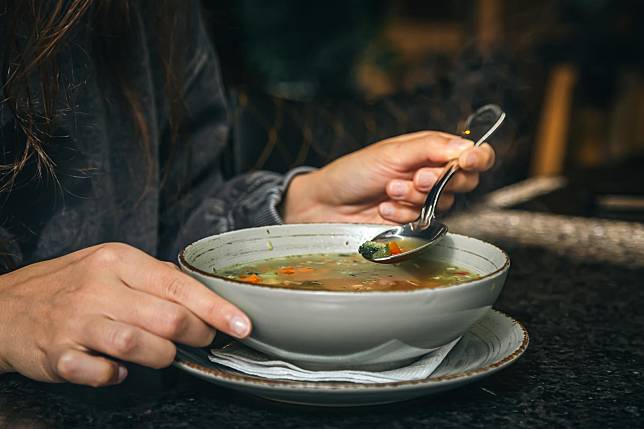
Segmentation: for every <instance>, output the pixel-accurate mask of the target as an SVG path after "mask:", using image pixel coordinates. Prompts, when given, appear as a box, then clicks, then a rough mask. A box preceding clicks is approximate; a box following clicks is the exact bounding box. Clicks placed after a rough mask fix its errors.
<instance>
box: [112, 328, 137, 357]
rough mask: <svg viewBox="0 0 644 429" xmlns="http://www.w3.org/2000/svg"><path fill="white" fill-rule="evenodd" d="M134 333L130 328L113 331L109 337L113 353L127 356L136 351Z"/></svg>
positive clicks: (135, 335)
mask: <svg viewBox="0 0 644 429" xmlns="http://www.w3.org/2000/svg"><path fill="white" fill-rule="evenodd" d="M137 337H138V336H137V334H136V331H135V330H134V329H132V328H119V329H115V330H114V331H113V332H112V334H111V337H110V343H111V346H112V348H113V349H114V351H115V352H116V353H117V354H119V355H121V356H126V355H129V354H130V353H132V352H133V351H134V349H136V346H137V343H138V338H137Z"/></svg>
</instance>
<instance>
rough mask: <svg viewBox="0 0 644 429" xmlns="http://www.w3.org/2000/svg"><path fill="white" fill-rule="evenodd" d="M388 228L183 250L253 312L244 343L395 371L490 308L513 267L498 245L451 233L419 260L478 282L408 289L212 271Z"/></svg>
mask: <svg viewBox="0 0 644 429" xmlns="http://www.w3.org/2000/svg"><path fill="white" fill-rule="evenodd" d="M387 228H388V227H387V226H383V225H361V224H302V225H277V226H270V227H259V228H251V229H244V230H238V231H231V232H227V233H224V234H220V235H215V236H212V237H207V238H204V239H202V240H199V241H197V242H195V243H193V244H191V245H189V246H187V247H186V248H185V249H184V250H183V251H182V252H181V254H180V255H179V263H180V265H181V268H182V269H183V270H184V271H185V272H187V273H188V274H190V275H191V276H193V277H194V278H196V279H197V280H199V281H201V282H202V283H203V284H205V285H206V286H207V287H209V288H210V289H212V290H213V291H215V292H216V293H217V294H219V295H220V296H222V297H224V298H225V299H227V300H228V301H230V302H232V303H234V304H235V305H237V306H239V308H241V309H242V310H243V311H245V312H246V314H248V316H249V317H250V318H251V320H252V322H253V332H252V334H251V336H250V337H249V338H247V339H246V340H245V343H246V344H247V345H248V346H250V347H252V348H254V349H257V350H259V351H262V352H264V353H267V354H269V355H273V356H275V357H278V358H281V359H285V360H288V361H291V362H294V363H296V364H298V365H300V366H302V367H304V368H310V369H331V368H336V369H344V368H360V369H383V368H388V367H395V366H399V365H403V364H404V363H406V362H408V361H410V360H413V359H414V358H416V357H418V356H420V355H423V354H425V353H427V352H429V351H431V350H433V349H436V348H437V347H440V346H442V345H444V344H447V343H448V342H450V341H452V340H454V339H456V338H458V337H460V336H461V335H463V334H464V333H465V331H467V329H468V328H469V327H470V326H471V325H472V324H474V322H476V321H477V320H479V319H480V318H481V317H482V316H483V315H484V314H485V313H486V312H487V311H488V309H490V307H491V306H492V304H494V302H495V301H496V299H497V297H498V296H499V293H500V292H501V289H502V288H503V284H504V282H505V279H506V276H507V273H508V269H509V267H510V261H509V259H508V257H507V255H506V254H505V253H504V252H503V251H502V250H500V249H499V248H497V247H495V246H493V245H491V244H489V243H486V242H483V241H480V240H477V239H474V238H470V237H465V236H462V235H456V234H448V235H447V236H446V237H445V238H444V239H443V240H442V241H440V242H439V243H438V244H437V245H436V246H434V247H433V248H431V249H430V250H429V251H428V252H426V253H425V254H424V255H423V258H425V257H426V258H430V259H434V260H439V261H444V262H449V263H451V264H454V265H456V266H460V267H463V268H466V269H468V270H470V271H474V272H476V273H478V274H480V275H481V278H479V279H476V280H473V281H470V282H466V283H462V284H459V285H455V286H448V287H443V288H437V289H418V290H412V291H391V292H382V291H380V292H369V291H366V292H329V291H310V290H296V289H286V288H279V287H270V286H259V285H253V284H247V283H242V282H238V281H234V280H230V279H226V278H222V277H219V276H217V275H216V274H215V272H214V271H215V270H217V269H220V268H223V267H226V266H228V265H232V264H239V263H246V262H252V261H257V260H261V259H268V258H276V257H280V256H286V255H298V254H308V253H333V252H348V251H356V249H357V248H358V246H359V245H360V244H361V243H362V242H364V241H365V240H367V239H369V238H371V237H373V236H374V235H375V234H377V233H378V232H380V231H383V230H385V229H387ZM419 263H422V259H420V260H419Z"/></svg>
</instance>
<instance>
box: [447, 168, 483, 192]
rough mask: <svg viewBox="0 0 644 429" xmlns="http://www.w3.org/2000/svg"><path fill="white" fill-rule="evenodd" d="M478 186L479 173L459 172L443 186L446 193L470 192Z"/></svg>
mask: <svg viewBox="0 0 644 429" xmlns="http://www.w3.org/2000/svg"><path fill="white" fill-rule="evenodd" d="M478 184H479V173H477V172H471V171H463V170H460V171H458V172H456V174H454V177H452V178H451V180H450V181H449V182H448V183H447V186H445V190H446V191H450V192H470V191H472V190H474V189H475V188H476V187H477V186H478Z"/></svg>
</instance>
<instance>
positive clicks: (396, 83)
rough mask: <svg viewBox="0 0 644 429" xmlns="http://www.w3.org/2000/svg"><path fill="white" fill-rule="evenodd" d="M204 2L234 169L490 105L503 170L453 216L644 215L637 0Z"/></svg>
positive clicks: (327, 151)
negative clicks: (483, 204)
mask: <svg viewBox="0 0 644 429" xmlns="http://www.w3.org/2000/svg"><path fill="white" fill-rule="evenodd" d="M203 3H204V8H205V11H206V13H205V16H206V20H207V25H208V27H209V29H210V31H211V33H212V37H213V41H214V43H215V46H216V48H217V51H218V54H219V56H220V60H221V67H222V72H223V77H224V80H225V84H226V87H227V90H228V92H229V98H230V106H231V120H232V121H233V124H234V128H233V131H234V132H233V134H232V136H231V140H232V142H231V143H232V144H231V145H230V149H229V150H230V152H231V153H230V154H228V155H229V158H228V159H233V160H234V162H232V163H228V164H227V165H226V166H225V167H226V169H227V170H226V171H227V174H229V175H233V174H238V173H241V172H245V171H249V170H253V169H269V170H273V171H279V172H284V171H287V170H288V169H290V168H293V167H296V166H299V165H313V166H321V165H324V164H325V163H327V162H329V161H331V160H333V159H334V158H337V157H338V156H341V155H343V154H345V153H348V152H351V151H354V150H356V149H359V148H360V147H363V146H365V145H368V144H370V143H373V142H376V141H378V140H381V139H384V138H387V137H391V136H395V135H398V134H401V133H407V132H412V131H417V130H421V129H439V130H446V131H451V132H455V131H456V130H457V126H458V124H459V121H462V120H463V119H464V118H465V117H466V116H467V115H468V114H469V113H471V111H472V110H474V109H475V108H476V107H479V106H480V105H482V104H486V103H497V104H500V105H501V106H502V107H503V108H504V110H505V111H506V112H507V113H508V119H509V120H508V121H506V125H504V126H503V127H502V129H501V131H500V132H499V133H498V134H497V135H495V136H494V138H493V139H492V141H491V143H492V144H493V145H494V147H495V148H496V150H497V153H498V162H497V165H496V166H495V168H494V170H493V171H492V172H490V173H489V174H485V175H484V176H483V177H482V183H481V186H480V188H479V189H478V190H477V191H476V192H475V193H474V194H472V195H468V196H467V197H463V198H461V199H460V201H459V203H458V204H457V206H456V210H458V209H459V208H463V207H464V206H467V205H469V204H472V203H473V202H475V201H476V200H477V199H479V198H482V197H483V196H485V197H486V198H488V200H489V201H492V202H493V203H494V204H497V205H499V206H504V207H506V208H510V209H521V210H526V209H527V210H536V211H545V212H553V213H562V214H571V215H578V216H593V217H606V218H618V219H627V220H636V221H644V79H643V73H642V70H643V68H642V65H643V64H642V63H643V60H644V54H643V49H644V46H643V45H644V44H643V41H644V34H643V33H644V27H643V26H642V25H641V22H642V21H643V19H644V2H642V1H639V0H611V1H609V0H560V1H549V0H546V1H539V2H534V1H528V0H514V1H508V0H469V1H467V0H454V1H449V2H447V1H432V0H352V1H338V0H327V1H325V2H302V1H299V0H217V1H208V0H204V2H203ZM508 185H512V186H511V187H510V188H507V186H508ZM500 188H504V189H511V190H512V192H510V193H509V195H510V196H508V193H507V192H506V193H505V194H503V195H502V196H499V195H498V194H494V193H490V192H491V191H494V190H497V189H500ZM495 195H496V197H495Z"/></svg>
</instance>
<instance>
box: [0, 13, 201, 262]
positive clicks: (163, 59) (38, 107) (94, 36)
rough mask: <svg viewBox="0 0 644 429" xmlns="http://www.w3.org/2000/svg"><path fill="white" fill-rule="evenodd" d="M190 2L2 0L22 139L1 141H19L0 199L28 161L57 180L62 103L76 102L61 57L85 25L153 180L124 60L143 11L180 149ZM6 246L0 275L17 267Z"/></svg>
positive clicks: (11, 93) (6, 73) (9, 79)
mask: <svg viewBox="0 0 644 429" xmlns="http://www.w3.org/2000/svg"><path fill="white" fill-rule="evenodd" d="M191 4H192V2H185V1H182V0H149V1H145V0H0V25H2V27H3V28H2V29H0V37H3V39H2V40H3V44H2V46H3V49H4V51H3V52H1V53H0V55H2V57H0V58H1V59H0V64H1V65H2V69H1V70H0V73H1V74H0V103H2V104H5V105H6V106H7V107H8V108H9V109H10V110H11V112H12V113H13V116H14V118H15V126H16V129H17V130H18V131H19V133H18V134H22V136H19V137H20V138H19V141H16V142H0V143H1V144H3V145H4V144H7V145H9V144H11V145H15V146H12V147H11V149H10V150H1V151H0V196H1V195H2V193H5V192H10V191H11V189H12V187H13V186H14V184H15V180H16V179H17V177H18V175H19V173H20V172H21V171H23V170H25V167H26V166H27V165H33V166H35V168H34V169H33V171H35V174H36V175H37V176H48V177H50V178H54V179H55V178H56V166H55V163H54V161H53V160H52V159H51V158H50V156H49V155H48V151H47V145H48V144H49V143H50V140H51V131H52V130H53V129H54V126H55V124H56V119H57V116H58V115H59V114H60V109H61V106H62V108H63V109H64V108H65V103H67V104H69V98H68V91H69V88H68V87H67V86H66V82H67V81H66V79H65V76H61V73H60V70H59V61H58V57H59V53H60V52H61V50H62V48H63V46H65V43H66V42H68V41H69V40H70V37H71V36H72V35H73V34H74V33H75V31H77V30H78V29H79V28H80V27H81V26H83V25H86V26H89V27H88V28H90V29H91V31H90V33H91V40H90V41H89V43H90V44H91V46H87V47H86V49H87V51H88V52H89V53H90V55H91V56H92V58H93V59H94V61H95V62H96V64H97V71H98V73H99V76H102V77H104V78H110V79H113V80H114V82H115V83H116V87H118V88H119V90H120V94H121V96H122V98H123V100H124V102H125V104H126V105H127V106H128V107H129V110H130V113H131V118H132V126H133V129H134V130H135V131H136V132H137V133H138V135H139V137H140V138H139V141H140V142H141V145H142V146H143V148H144V153H145V154H146V161H147V164H148V165H147V169H146V171H147V172H148V177H147V178H148V182H149V179H150V178H151V177H153V175H154V174H155V173H156V171H155V170H154V169H153V164H152V162H151V160H152V159H151V142H150V135H151V134H150V130H149V128H148V125H147V121H146V119H145V115H144V110H143V106H142V105H141V103H140V101H139V100H140V98H139V97H138V94H137V91H136V88H135V87H134V86H133V85H132V83H131V82H130V81H129V80H128V78H127V73H126V72H125V71H124V70H125V67H124V65H123V64H121V63H120V62H119V58H122V57H123V55H122V54H123V52H124V51H127V50H128V48H129V46H132V44H130V43H128V42H129V41H130V40H131V37H133V33H135V31H133V30H134V26H135V25H136V22H137V19H136V16H135V14H136V12H137V11H136V10H135V8H137V9H138V10H139V11H141V13H145V14H146V18H149V19H151V20H152V21H153V22H154V25H155V26H156V27H155V31H154V35H155V37H156V38H157V40H156V48H157V51H158V53H159V61H160V64H161V67H162V68H163V74H164V77H165V86H164V91H165V96H166V103H165V106H166V109H167V110H168V112H167V113H168V115H167V117H168V118H169V122H170V123H169V129H170V133H171V142H172V145H171V148H174V147H175V144H174V143H175V142H176V140H177V136H178V133H179V128H180V122H181V117H182V112H183V108H182V107H183V104H182V97H181V92H180V88H181V79H182V77H183V73H182V70H183V69H182V64H184V61H183V59H181V58H179V54H180V53H182V52H183V50H182V48H183V46H185V45H184V43H185V40H186V37H187V33H188V26H189V16H190V8H189V5H191ZM3 30H4V31H3ZM1 33H4V34H1ZM61 102H62V104H61ZM7 153H9V154H10V155H9V156H7ZM172 157H173V149H171V152H170V154H169V155H168V158H169V159H170V160H171V159H172ZM29 170H30V171H32V169H31V168H29ZM166 170H167V169H166ZM162 180H163V174H162ZM6 249H8V246H7V243H3V242H2V239H1V238H0V273H1V272H3V271H6V270H7V269H9V270H10V269H12V268H14V267H15V265H14V264H13V261H12V258H11V255H10V254H9V252H8V251H7V250H6ZM3 265H4V267H3Z"/></svg>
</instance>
